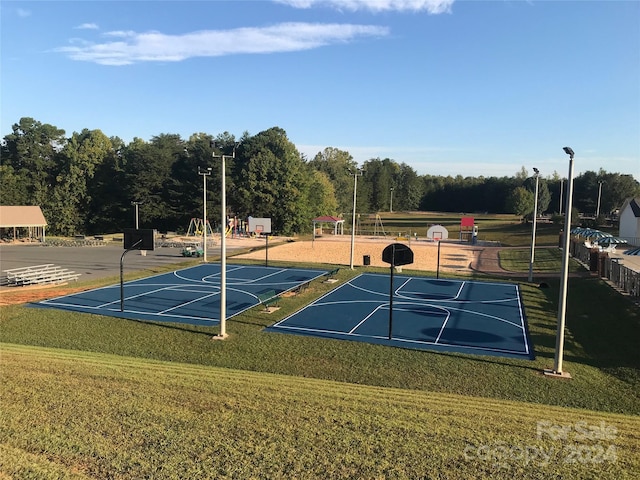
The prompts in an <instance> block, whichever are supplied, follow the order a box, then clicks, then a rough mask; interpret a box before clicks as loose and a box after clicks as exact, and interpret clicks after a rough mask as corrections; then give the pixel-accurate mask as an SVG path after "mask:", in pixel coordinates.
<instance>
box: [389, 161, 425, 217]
mask: <svg viewBox="0 0 640 480" xmlns="http://www.w3.org/2000/svg"><path fill="white" fill-rule="evenodd" d="M423 185H424V184H423V182H421V181H420V177H419V176H418V174H417V173H416V171H415V170H414V169H413V168H411V167H410V166H409V165H407V164H406V163H401V164H400V166H399V168H398V171H397V174H396V175H395V178H394V179H393V189H394V195H393V209H394V210H409V211H410V210H417V209H418V208H419V206H420V200H421V198H422V195H423Z"/></svg>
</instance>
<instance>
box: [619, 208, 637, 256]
mask: <svg viewBox="0 0 640 480" xmlns="http://www.w3.org/2000/svg"><path fill="white" fill-rule="evenodd" d="M619 236H620V237H622V238H624V239H626V240H627V241H628V242H629V243H630V244H632V245H635V244H638V243H639V242H640V198H638V197H636V198H628V199H626V200H625V201H624V204H623V205H622V208H621V209H620V232H619Z"/></svg>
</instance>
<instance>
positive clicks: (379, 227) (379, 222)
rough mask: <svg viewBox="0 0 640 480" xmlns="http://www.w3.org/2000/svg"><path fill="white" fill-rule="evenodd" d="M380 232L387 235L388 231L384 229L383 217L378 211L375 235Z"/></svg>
mask: <svg viewBox="0 0 640 480" xmlns="http://www.w3.org/2000/svg"><path fill="white" fill-rule="evenodd" d="M380 233H382V235H384V236H385V237H386V236H387V232H385V231H384V225H383V224H382V218H380V214H378V213H376V223H375V226H374V229H373V235H374V236H375V237H377V236H378V235H379V234H380Z"/></svg>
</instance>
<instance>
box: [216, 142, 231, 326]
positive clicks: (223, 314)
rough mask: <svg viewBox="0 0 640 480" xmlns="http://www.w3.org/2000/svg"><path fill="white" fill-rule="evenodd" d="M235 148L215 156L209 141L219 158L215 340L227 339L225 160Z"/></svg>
mask: <svg viewBox="0 0 640 480" xmlns="http://www.w3.org/2000/svg"><path fill="white" fill-rule="evenodd" d="M236 146H237V144H234V146H233V155H224V154H222V155H216V151H215V147H216V142H214V141H213V140H212V141H211V149H212V150H213V152H212V156H213V158H220V160H221V161H220V169H221V178H220V210H221V217H222V218H221V221H220V333H219V334H218V335H217V337H216V338H220V339H224V338H226V337H227V311H226V310H227V242H226V238H227V237H226V227H227V185H226V178H227V167H226V166H225V160H226V159H227V158H235V157H236Z"/></svg>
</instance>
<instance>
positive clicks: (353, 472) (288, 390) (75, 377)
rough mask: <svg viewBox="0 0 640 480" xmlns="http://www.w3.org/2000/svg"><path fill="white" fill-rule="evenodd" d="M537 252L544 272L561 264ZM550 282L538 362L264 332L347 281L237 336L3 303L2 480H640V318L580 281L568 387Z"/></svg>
mask: <svg viewBox="0 0 640 480" xmlns="http://www.w3.org/2000/svg"><path fill="white" fill-rule="evenodd" d="M542 250H550V251H551V250H553V249H541V251H540V253H538V250H537V251H536V258H537V259H539V262H540V264H539V265H538V260H536V266H537V268H538V267H539V268H542V266H543V265H545V264H548V267H545V268H549V269H553V268H556V267H557V264H558V262H559V259H558V258H557V257H555V256H554V254H551V256H550V257H549V258H548V259H546V260H545V257H544V253H542ZM518 251H519V250H514V251H513V252H518ZM520 251H524V250H520ZM510 252H511V251H510ZM509 255H510V254H509ZM518 255H519V254H515V255H512V256H511V257H510V259H509V261H510V262H512V264H511V265H512V266H511V268H513V269H515V270H519V271H526V268H525V269H524V270H523V266H524V263H523V261H522V258H519V257H518ZM274 264H275V262H274ZM552 265H555V266H552ZM316 266H317V267H321V266H318V265H316ZM526 267H527V268H528V253H527V256H526ZM371 270H372V271H373V270H375V269H371ZM360 271H361V270H357V271H355V272H352V271H350V270H348V269H342V270H341V271H340V272H339V274H338V279H339V280H340V281H341V282H342V281H346V280H348V279H349V278H351V277H352V276H353V275H355V274H357V273H360ZM546 283H547V284H548V286H549V288H539V287H538V286H537V285H534V284H529V283H526V282H525V283H521V292H522V300H523V308H524V311H525V314H526V316H527V320H528V322H529V333H530V336H531V339H532V342H533V344H534V346H535V353H536V359H535V360H532V361H530V360H517V359H508V358H498V357H488V356H472V355H460V354H444V353H434V352H425V351H416V350H408V349H399V348H390V347H384V346H381V345H369V344H363V343H359V342H346V341H339V340H327V339H320V338H312V337H304V336H296V335H285V334H279V333H265V332H263V331H262V330H263V328H264V327H265V326H267V325H270V324H272V323H274V322H276V321H277V320H279V319H281V318H284V317H285V316H286V315H289V314H291V313H293V312H294V311H296V310H298V309H299V308H301V307H302V306H304V305H306V304H308V303H309V302H311V301H312V300H313V299H315V298H318V297H319V296H321V295H323V294H324V293H326V292H327V291H329V289H331V288H334V287H335V285H329V284H325V283H322V282H321V281H314V282H312V284H311V286H310V288H308V289H307V290H305V291H304V292H303V293H302V294H301V295H298V296H295V297H290V298H285V299H283V300H282V301H281V302H280V306H281V309H280V310H279V311H277V312H275V313H273V314H265V313H263V309H261V308H254V309H252V310H249V311H247V312H245V313H243V314H242V315H239V316H237V317H234V318H233V319H230V320H228V322H227V330H228V332H229V333H230V337H229V338H228V339H227V340H225V341H212V339H211V338H212V336H213V335H214V334H215V333H217V329H216V328H206V327H195V326H190V325H178V324H165V323H154V322H141V321H130V320H123V319H117V318H111V317H105V316H99V315H88V314H80V313H73V312H63V311H57V310H51V309H36V308H29V307H27V306H23V305H17V306H8V307H1V308H0V342H3V343H2V344H1V345H0V348H1V356H0V362H1V367H2V368H1V369H0V378H1V380H2V389H1V390H0V405H1V408H0V478H3V477H2V474H3V473H4V474H5V475H6V476H8V477H9V478H11V477H13V478H56V479H57V478H126V479H129V478H131V479H134V478H453V479H458V478H459V479H463V478H594V479H596V478H598V479H601V478H611V479H614V478H615V479H618V478H634V472H637V471H638V470H640V455H638V452H640V434H639V433H638V432H640V428H639V427H640V424H639V423H640V350H639V349H638V344H639V343H640V311H639V309H638V307H637V306H635V305H634V304H633V303H631V302H629V301H628V300H627V299H625V298H623V297H621V296H620V295H619V294H618V293H616V292H615V291H614V290H612V289H611V288H610V287H608V286H607V285H606V284H605V283H604V282H603V281H601V280H600V279H597V278H590V277H586V278H573V277H572V278H571V279H570V281H569V296H568V305H567V330H566V338H565V342H566V343H565V349H564V370H565V371H567V372H569V373H570V374H571V375H572V377H573V379H572V380H557V379H551V378H548V377H545V376H544V375H542V374H541V372H542V370H543V369H545V368H549V367H552V366H553V360H554V354H555V337H556V314H557V303H558V294H559V282H558V280H557V279H554V278H550V279H548V281H546ZM598 429H600V430H598ZM614 430H615V433H612V432H613V431H614ZM598 431H600V432H602V431H605V433H607V432H608V433H607V435H604V437H606V438H604V437H602V436H601V437H602V438H600V437H597V435H595V433H597V432H598ZM563 432H564V433H563ZM594 432H595V433H594ZM545 452H546V453H549V454H550V455H549V461H546V462H545V461H544V460H543V457H542V455H543V454H544V453H545ZM536 455H537V456H536Z"/></svg>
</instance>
